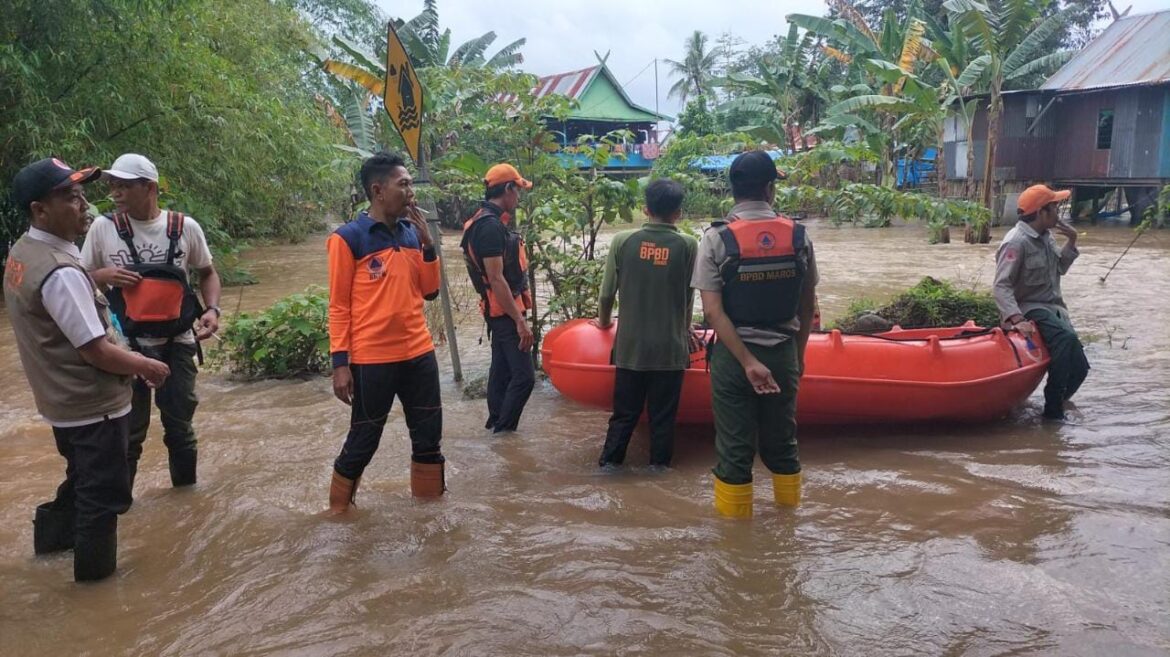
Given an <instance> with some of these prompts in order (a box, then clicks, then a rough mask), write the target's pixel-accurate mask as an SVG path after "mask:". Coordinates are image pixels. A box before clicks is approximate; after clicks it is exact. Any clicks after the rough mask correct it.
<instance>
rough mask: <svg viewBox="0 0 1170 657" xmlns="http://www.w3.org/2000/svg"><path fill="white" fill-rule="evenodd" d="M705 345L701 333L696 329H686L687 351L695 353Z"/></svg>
mask: <svg viewBox="0 0 1170 657" xmlns="http://www.w3.org/2000/svg"><path fill="white" fill-rule="evenodd" d="M706 346H707V344H706V342H705V341H704V339H703V334H702V333H699V332H698V331H687V352H688V353H692V354H697V353H699V352H700V351H702V350H703V349H704V348H705V347H706Z"/></svg>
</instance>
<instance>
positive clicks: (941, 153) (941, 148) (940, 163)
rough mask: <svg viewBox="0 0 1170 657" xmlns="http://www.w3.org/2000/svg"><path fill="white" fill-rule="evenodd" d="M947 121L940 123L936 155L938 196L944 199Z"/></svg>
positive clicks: (945, 194)
mask: <svg viewBox="0 0 1170 657" xmlns="http://www.w3.org/2000/svg"><path fill="white" fill-rule="evenodd" d="M945 126H946V123H945V122H944V123H941V124H939V127H938V153H936V154H935V156H934V175H935V177H936V178H937V179H938V197H939V199H944V198H946V197H947V149H946V130H945ZM950 241H951V240H950V236H949V234H948V236H947V242H950Z"/></svg>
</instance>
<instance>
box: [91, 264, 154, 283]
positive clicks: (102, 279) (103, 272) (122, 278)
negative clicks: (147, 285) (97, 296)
mask: <svg viewBox="0 0 1170 657" xmlns="http://www.w3.org/2000/svg"><path fill="white" fill-rule="evenodd" d="M89 275H90V276H92V277H93V282H95V283H97V284H98V285H101V286H103V287H134V286H135V285H138V282H139V281H141V280H142V274H139V273H138V272H134V271H130V270H129V269H123V268H122V267H102V268H101V269H95V270H93V271H91V272H89Z"/></svg>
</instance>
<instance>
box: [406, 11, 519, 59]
mask: <svg viewBox="0 0 1170 657" xmlns="http://www.w3.org/2000/svg"><path fill="white" fill-rule="evenodd" d="M394 29H395V31H396V32H398V38H400V39H402V46H403V47H404V48H405V49H406V54H407V55H409V56H410V59H411V63H413V64H414V66H415V68H419V69H421V68H427V67H430V66H447V67H450V68H457V67H470V68H481V67H482V68H508V67H510V66H516V65H518V64H521V63H523V62H524V56H523V55H521V54H520V48H522V47H523V46H524V44H525V43H526V42H527V39H517V40H515V41H513V42H512V43H510V44H508V45H506V46H504V47H503V48H501V49H500V50H498V51H497V52H496V53H495V54H494V55H492V56H491V57H487V49H488V48H489V47H491V45H492V44H493V43H494V42H495V40H496V33H495V32H486V33H484V34H481V35H480V36H477V37H475V38H474V39H470V40H468V41H466V42H464V43H463V44H462V45H460V46H458V47H456V48H455V50H454V51H452V50H451V30H450V29H446V30H443V31H442V32H440V31H439V7H438V2H437V0H426V1H425V2H424V3H423V10H422V11H421V12H420V13H419V15H418V16H415V17H414V18H412V19H410V20H406V21H404V20H402V19H397V20H395V21H394Z"/></svg>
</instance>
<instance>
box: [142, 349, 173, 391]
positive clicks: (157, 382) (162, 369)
mask: <svg viewBox="0 0 1170 657" xmlns="http://www.w3.org/2000/svg"><path fill="white" fill-rule="evenodd" d="M170 375H171V368H169V367H167V364H166V363H164V362H162V361H161V360H155V359H153V358H147V357H146V356H143V357H142V362H141V363H140V365H139V368H138V376H140V377H142V380H143V381H146V385H147V386H149V387H151V388H161V387H162V384H163V382H164V381H166V380H167V377H168V376H170Z"/></svg>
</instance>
